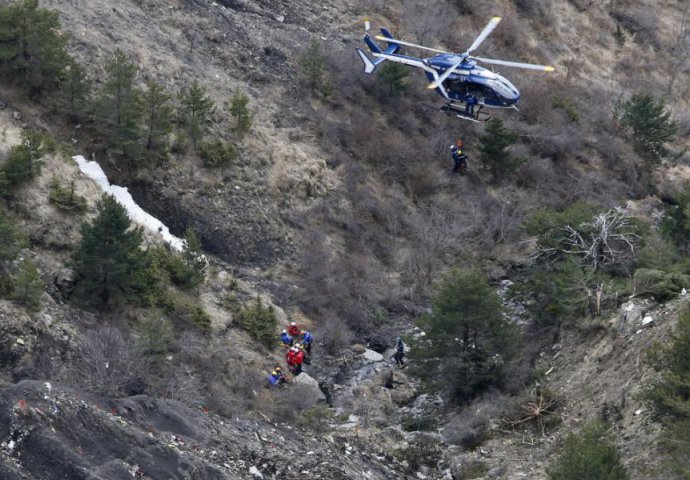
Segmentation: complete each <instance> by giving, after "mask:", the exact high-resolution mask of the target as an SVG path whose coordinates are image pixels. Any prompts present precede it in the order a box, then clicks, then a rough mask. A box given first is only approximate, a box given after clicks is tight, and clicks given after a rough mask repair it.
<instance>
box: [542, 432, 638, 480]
mask: <svg viewBox="0 0 690 480" xmlns="http://www.w3.org/2000/svg"><path fill="white" fill-rule="evenodd" d="M547 474H548V476H549V479H550V480H582V479H585V478H587V479H591V480H626V479H627V478H628V474H627V473H626V471H625V468H623V464H622V462H621V457H620V453H619V452H618V450H617V449H616V447H615V446H614V445H613V442H612V438H611V434H610V432H609V430H608V428H607V426H606V425H605V424H603V423H599V422H593V423H590V424H588V425H586V426H584V427H583V428H582V429H581V430H580V432H578V433H571V434H570V435H568V437H567V438H566V439H565V443H564V444H563V447H562V448H561V453H560V456H559V458H558V459H557V460H556V461H555V462H554V464H553V465H552V466H551V467H550V468H548V469H547Z"/></svg>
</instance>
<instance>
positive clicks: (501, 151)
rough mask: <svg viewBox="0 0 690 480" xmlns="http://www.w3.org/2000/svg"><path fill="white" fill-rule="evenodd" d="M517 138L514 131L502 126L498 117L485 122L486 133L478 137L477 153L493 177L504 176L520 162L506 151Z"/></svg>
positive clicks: (520, 161)
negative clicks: (479, 143)
mask: <svg viewBox="0 0 690 480" xmlns="http://www.w3.org/2000/svg"><path fill="white" fill-rule="evenodd" d="M517 138H518V136H517V134H516V133H515V132H511V131H509V130H508V129H507V128H505V127H504V126H503V121H502V120H501V119H500V118H492V119H490V120H489V121H488V122H486V133H485V134H484V135H481V136H480V137H479V140H480V142H481V146H480V150H479V154H480V157H481V160H482V162H484V164H485V165H487V166H488V167H489V171H490V172H491V175H492V176H493V178H494V179H497V180H499V179H502V178H504V177H505V176H506V175H508V174H509V173H511V172H513V171H515V170H516V169H517V168H518V167H519V166H520V165H521V164H522V160H513V159H511V158H510V153H509V152H508V147H509V146H511V145H512V144H514V143H515V142H516V141H517Z"/></svg>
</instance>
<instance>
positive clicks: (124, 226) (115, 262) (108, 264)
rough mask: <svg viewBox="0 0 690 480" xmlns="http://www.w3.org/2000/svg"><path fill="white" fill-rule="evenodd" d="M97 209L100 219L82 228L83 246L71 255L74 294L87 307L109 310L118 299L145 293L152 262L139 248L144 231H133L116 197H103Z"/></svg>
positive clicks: (140, 229) (97, 217) (81, 243)
mask: <svg viewBox="0 0 690 480" xmlns="http://www.w3.org/2000/svg"><path fill="white" fill-rule="evenodd" d="M96 207H97V210H98V215H97V216H96V218H95V219H94V220H93V221H92V222H91V223H84V224H82V227H81V235H82V238H81V242H80V243H79V245H78V246H77V248H76V250H75V251H74V252H73V254H72V261H73V265H74V269H75V271H76V273H77V285H76V288H75V294H76V295H77V297H78V298H79V299H80V300H81V301H83V302H84V303H86V304H88V305H95V306H101V307H108V306H110V305H111V304H112V303H113V301H114V300H115V299H117V298H118V297H125V298H134V297H136V295H137V294H138V293H140V292H141V291H142V290H144V289H145V287H146V282H149V281H150V278H146V277H147V276H146V274H145V272H146V271H148V269H149V264H150V260H149V256H148V255H147V253H146V252H145V251H143V250H141V248H140V247H141V243H142V236H143V231H142V228H141V227H133V228H130V227H131V222H130V220H129V218H128V217H127V212H126V211H125V209H124V207H123V206H122V205H120V204H119V203H118V202H117V200H116V199H115V197H113V196H111V195H104V196H103V197H102V198H101V200H100V201H99V202H98V204H97V205H96ZM149 287H150V286H149Z"/></svg>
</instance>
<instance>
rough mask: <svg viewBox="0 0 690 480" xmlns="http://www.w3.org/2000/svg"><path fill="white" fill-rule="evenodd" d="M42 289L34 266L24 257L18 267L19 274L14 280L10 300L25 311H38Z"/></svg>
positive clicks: (41, 283)
mask: <svg viewBox="0 0 690 480" xmlns="http://www.w3.org/2000/svg"><path fill="white" fill-rule="evenodd" d="M43 289H44V286H43V282H42V281H41V277H40V276H39V274H38V270H36V265H34V262H32V261H31V260H30V259H29V258H26V257H25V258H24V260H23V261H22V263H21V264H20V265H19V273H17V276H16V277H15V278H14V282H13V288H12V299H13V300H14V301H16V302H17V303H19V304H20V305H22V306H24V307H25V308H26V309H27V310H38V308H39V307H40V306H41V294H42V293H43Z"/></svg>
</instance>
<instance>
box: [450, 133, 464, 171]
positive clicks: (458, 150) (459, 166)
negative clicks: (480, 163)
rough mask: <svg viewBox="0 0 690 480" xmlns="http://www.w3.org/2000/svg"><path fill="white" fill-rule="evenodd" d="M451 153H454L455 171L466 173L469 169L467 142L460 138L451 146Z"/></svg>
mask: <svg viewBox="0 0 690 480" xmlns="http://www.w3.org/2000/svg"><path fill="white" fill-rule="evenodd" d="M450 151H451V154H452V155H453V173H455V172H460V174H461V175H464V174H465V172H466V171H467V155H466V154H465V144H464V143H463V141H462V140H461V139H460V138H458V139H457V140H456V141H455V144H453V145H451V146H450Z"/></svg>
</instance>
